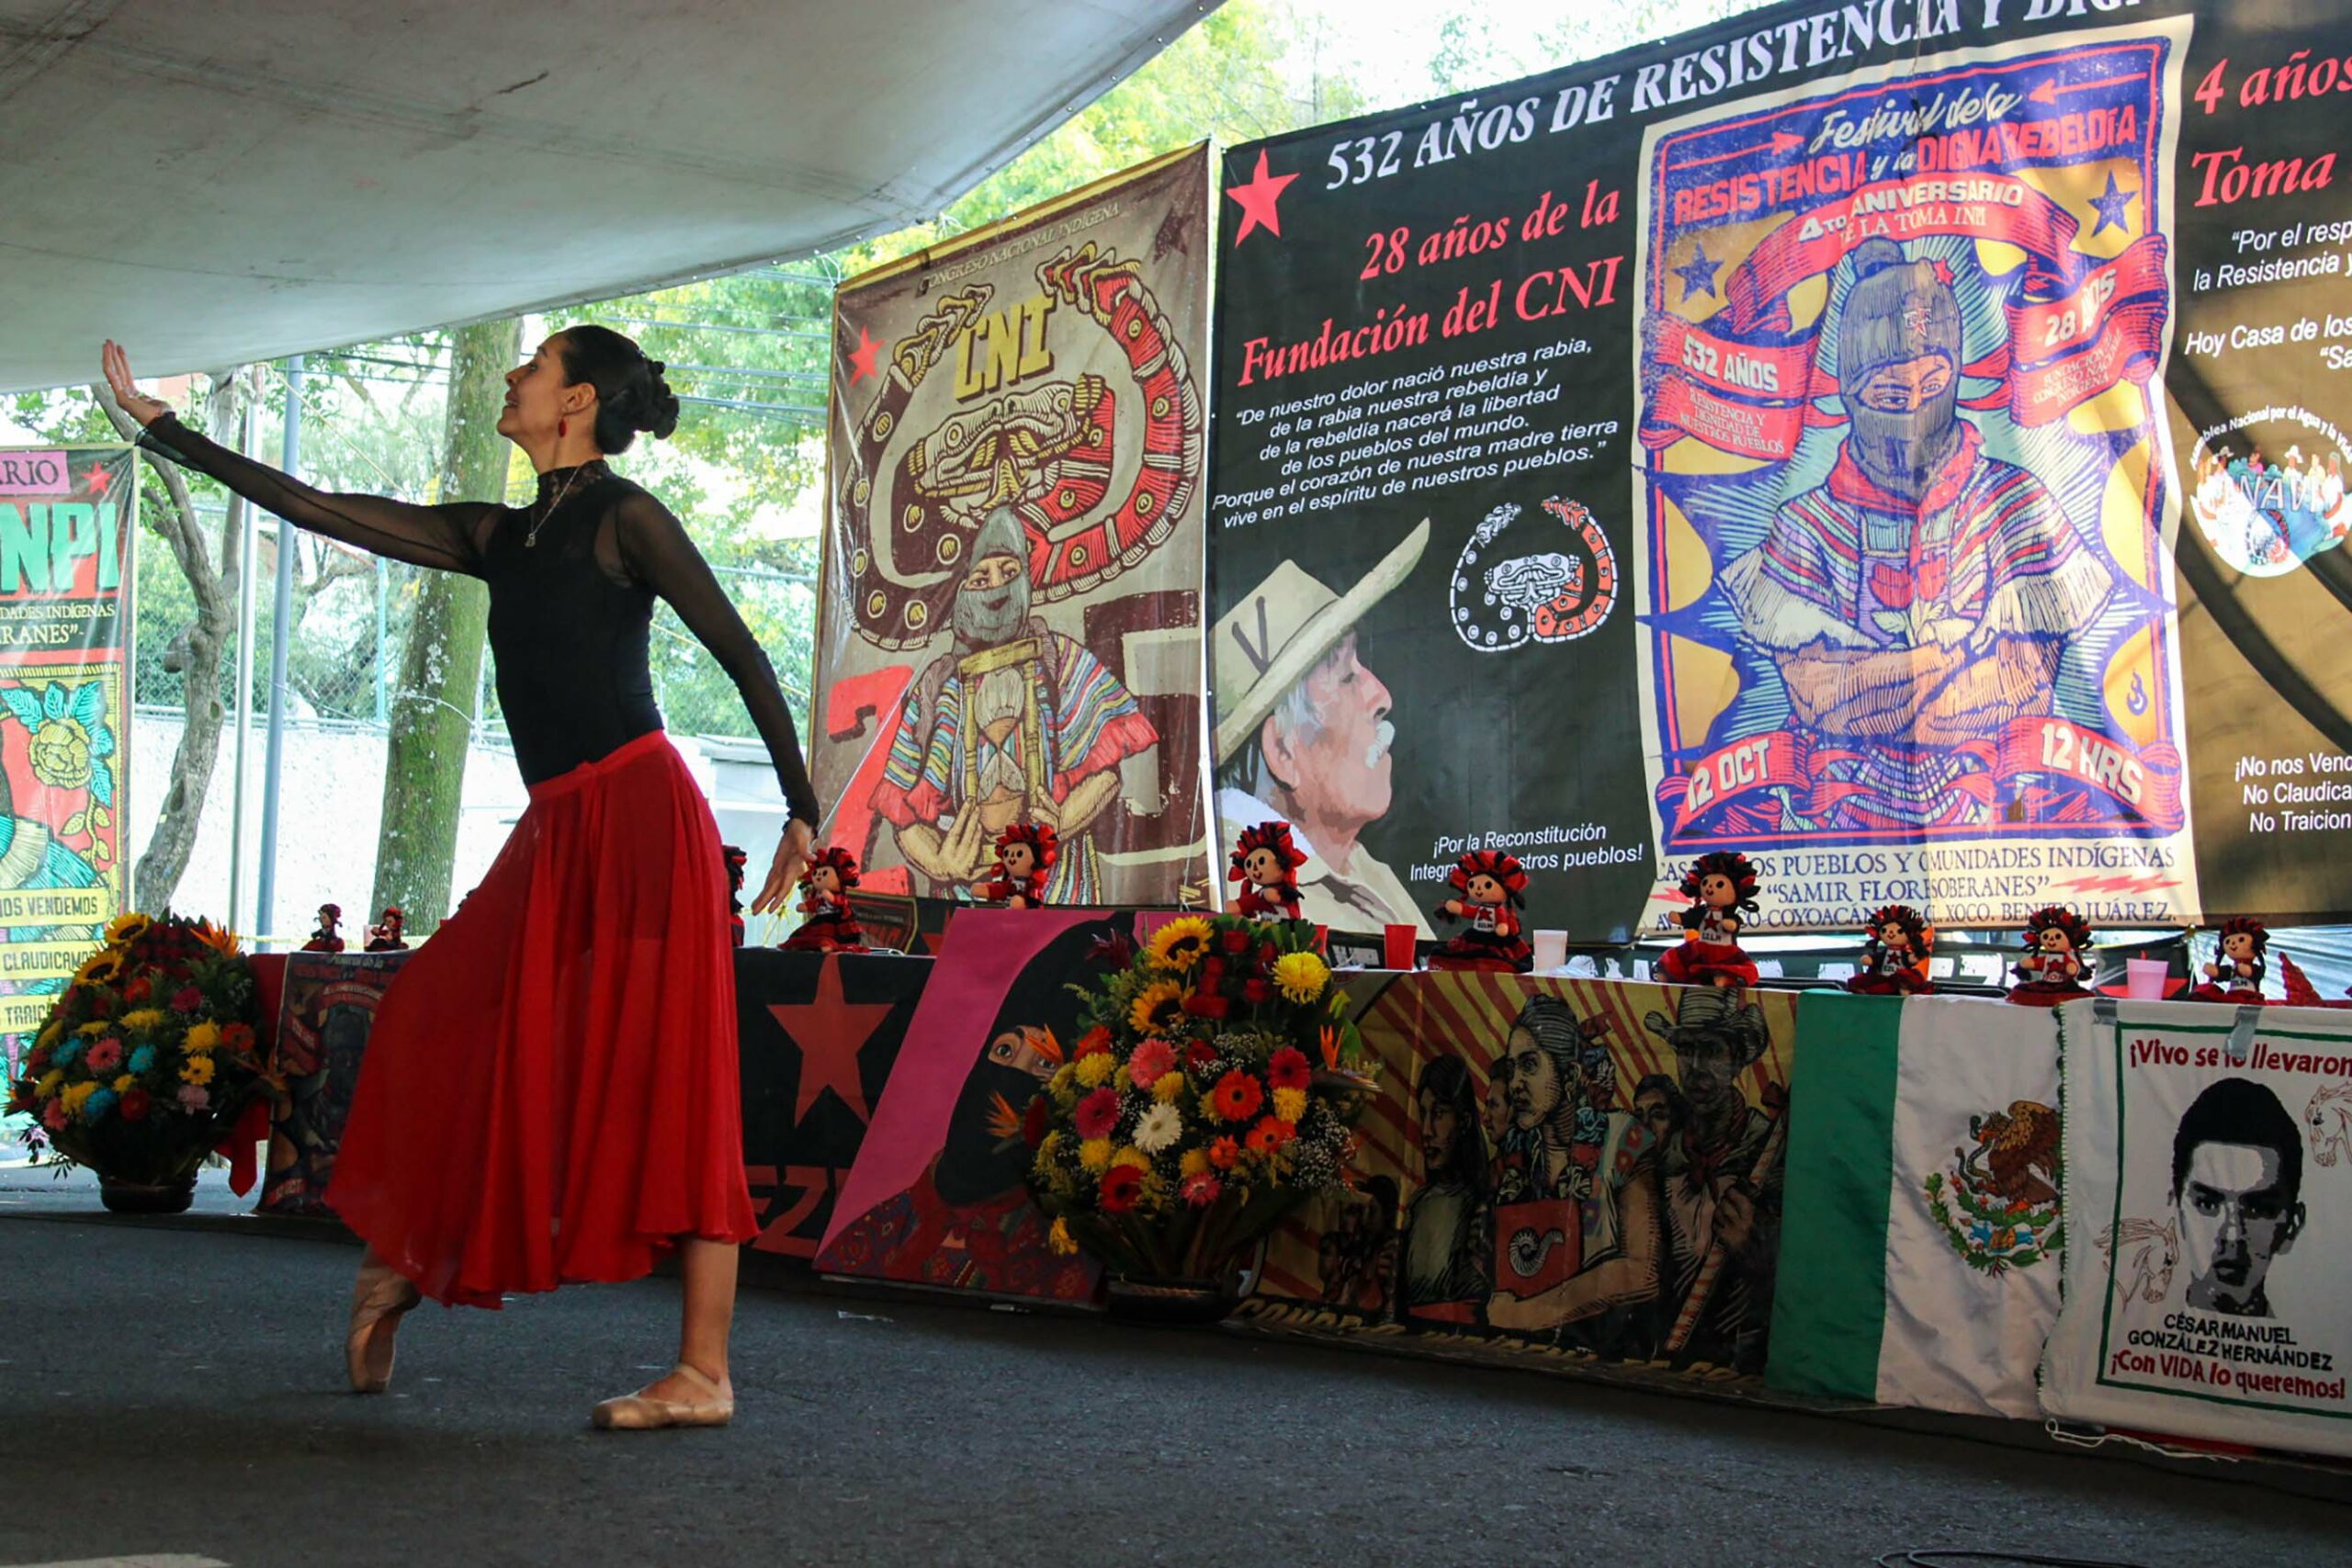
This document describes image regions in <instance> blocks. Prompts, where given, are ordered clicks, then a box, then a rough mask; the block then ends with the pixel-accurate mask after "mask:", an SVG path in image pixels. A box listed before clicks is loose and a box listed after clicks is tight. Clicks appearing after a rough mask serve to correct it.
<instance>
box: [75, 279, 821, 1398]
mask: <svg viewBox="0 0 2352 1568" xmlns="http://www.w3.org/2000/svg"><path fill="white" fill-rule="evenodd" d="M106 375H107V383H108V385H109V386H111V387H112V389H113V390H114V394H115V396H116V398H117V399H119V400H120V402H121V404H122V406H123V409H124V411H125V412H128V413H129V414H130V416H131V417H132V418H133V419H135V420H137V421H138V422H139V423H140V424H141V425H142V426H144V427H145V429H144V432H143V434H141V438H140V439H141V445H143V446H149V447H152V448H153V449H155V450H156V451H158V452H159V453H161V454H162V455H163V456H164V457H170V458H172V459H174V460H175V461H177V462H180V463H182V464H185V465H187V467H189V468H196V469H198V470H199V471H200V472H203V473H206V474H209V475H210V476H211V477H212V478H214V479H218V480H220V482H221V483H222V484H223V485H226V486H227V487H228V488H229V489H230V490H232V491H235V492H237V493H238V494H239V495H242V496H244V497H245V498H246V499H248V500H250V501H252V502H254V504H256V505H258V506H261V507H264V508H266V509H267V510H268V511H271V512H273V513H277V515H278V516H280V517H282V518H284V519H286V520H287V521H288V522H289V523H292V524H294V525H297V526H298V527H302V528H308V529H311V530H312V531H314V532H317V533H320V534H323V535H326V536H329V537H330V538H334V539H339V540H342V541H343V542H345V543H346V544H351V545H356V546H359V547H362V548H365V549H368V550H372V551H374V552H376V553H377V554H379V555H382V556H387V557H390V558H392V559H395V560H402V561H407V562H410V563H412V564H414V565H417V566H424V567H435V568H439V569H442V570H448V571H462V572H465V573H467V574H469V576H474V577H479V578H481V579H482V580H483V581H485V582H487V583H488V585H489V589H490V646H491V651H492V654H493V655H494V656H495V658H496V660H497V665H498V694H499V700H500V703H501V705H503V708H504V710H505V715H506V722H507V728H508V730H509V732H510V734H511V735H512V737H513V739H514V743H515V761H516V762H517V763H518V764H519V765H520V767H521V769H522V772H523V778H524V782H525V783H526V784H528V785H529V788H530V797H531V803H530V806H529V808H528V809H526V811H525V812H524V813H523V816H522V818H521V820H520V821H518V822H517V823H516V824H515V832H514V835H513V837H511V838H510V839H508V840H507V842H506V847H505V848H504V849H503V850H502V851H501V852H499V855H498V859H497V861H496V862H495V863H493V864H492V867H491V869H490V874H488V875H487V876H485V877H484V878H483V879H482V883H481V886H479V887H477V888H475V889H474V891H473V892H472V893H471V894H470V895H469V896H468V897H467V898H466V899H465V901H464V902H463V903H462V904H461V905H460V906H459V907H458V911H457V913H456V914H455V915H453V916H451V917H450V918H449V919H448V920H447V921H446V922H444V924H443V925H442V927H441V929H440V931H438V932H437V933H435V938H434V940H432V941H431V942H426V943H425V944H424V947H423V948H422V949H421V950H420V951H419V952H418V953H417V954H416V956H415V957H414V958H413V959H412V960H411V961H410V962H409V964H407V965H406V967H404V968H403V969H402V970H401V974H400V977H399V979H398V980H397V982H396V983H395V984H394V985H393V986H392V987H391V989H390V991H389V992H388V993H387V994H386V996H385V998H384V1002H383V1007H382V1009H381V1010H380V1012H379V1015H378V1018H377V1021H376V1027H375V1029H374V1032H372V1034H371V1035H370V1037H369V1040H368V1054H367V1056H366V1058H365V1062H364V1065H363V1066H362V1068H361V1071H360V1077H359V1083H358V1087H357V1089H356V1092H355V1095H354V1099H353V1101H352V1107H351V1117H350V1122H349V1124H348V1126H347V1128H346V1130H345V1134H344V1137H343V1145H342V1148H341V1151H340V1153H339V1155H338V1156H337V1159H336V1164H335V1172H334V1179H333V1181H332V1183H331V1184H330V1188H329V1192H328V1198H329V1200H330V1201H331V1202H332V1203H333V1204H334V1209H335V1211H336V1213H338V1214H340V1215H341V1216H342V1217H343V1219H344V1221H345V1223H346V1224H349V1225H350V1226H351V1228H352V1229H353V1230H354V1231H356V1232H357V1233H358V1234H359V1235H362V1236H364V1237H365V1238H367V1241H368V1255H367V1258H366V1259H365V1261H364V1262H363V1264H362V1266H361V1269H360V1271H359V1282H358V1285H357V1287H356V1290H355V1291H354V1292H353V1301H352V1309H351V1330H350V1335H349V1339H348V1344H347V1347H346V1358H347V1361H348V1370H349V1372H350V1376H351V1385H352V1388H353V1389H354V1390H355V1391H356V1392H358V1393H379V1392H380V1391H381V1390H382V1389H383V1388H384V1387H385V1386H386V1384H387V1383H388V1382H390V1377H391V1371H392V1351H393V1336H394V1334H395V1332H396V1331H397V1329H398V1327H399V1324H400V1318H401V1314H403V1313H405V1312H407V1311H408V1310H409V1309H410V1308H411V1307H413V1306H414V1305H415V1304H416V1303H417V1302H418V1301H419V1300H420V1299H421V1298H422V1297H424V1296H431V1297H432V1298H433V1299H434V1300H435V1301H438V1302H442V1303H447V1304H449V1305H453V1306H455V1305H467V1306H483V1307H495V1306H497V1305H498V1304H499V1299H500V1298H501V1297H502V1296H503V1295H505V1294H508V1293H510V1292H526V1291H547V1290H552V1289H554V1288H555V1287H556V1286H557V1285H559V1284H562V1283H565V1282H567V1281H571V1280H634V1279H638V1278H639V1277H641V1276H642V1275H644V1274H646V1273H647V1272H649V1271H650V1269H652V1268H653V1266H654V1264H655V1262H656V1261H657V1260H658V1259H659V1258H662V1257H663V1256H664V1255H666V1254H668V1253H670V1252H671V1251H673V1250H675V1251H676V1252H677V1253H678V1255H679V1261H680V1267H681V1272H682V1273H683V1275H684V1283H685V1310H684V1325H683V1327H682V1331H681V1334H680V1343H679V1349H678V1360H677V1366H676V1368H675V1370H674V1371H672V1372H671V1373H670V1375H669V1376H667V1377H664V1378H662V1379H661V1380H660V1381H659V1382H654V1383H652V1384H650V1386H648V1387H646V1388H644V1389H642V1390H640V1391H639V1392H638V1393H634V1394H629V1395H627V1396H624V1397H622V1398H619V1399H613V1400H607V1401H605V1403H604V1404H599V1405H597V1406H596V1409H595V1413H594V1416H595V1422H596V1424H597V1425H598V1426H600V1427H667V1426H717V1425H720V1424H722V1423H724V1422H725V1421H727V1420H728V1419H729V1416H731V1415H732V1413H733V1409H734V1393H733V1388H732V1385H731V1384H730V1383H729V1379H728V1371H727V1336H728V1329H729V1325H730V1323H731V1321H732V1318H733V1315H734V1303H735V1266H736V1248H737V1247H739V1246H741V1244H742V1243H744V1242H747V1241H749V1240H751V1239H752V1236H753V1235H756V1234H757V1232H758V1226H757V1225H756V1224H754V1223H753V1219H752V1201H751V1193H750V1190H749V1189H748V1188H747V1187H746V1186H745V1184H744V1179H743V1161H742V1118H741V1108H740V1095H741V1089H740V1084H739V1081H738V1078H737V1066H736V1038H735V1000H734V978H733V969H732V959H731V948H732V943H731V942H730V939H729V927H728V917H727V899H726V897H725V894H726V890H727V886H728V876H727V869H726V865H725V863H724V861H723V860H722V858H721V852H720V845H719V841H718V827H717V825H716V824H715V823H714V822H713V820H712V818H711V815H710V807H709V806H708V804H707V802H706V801H705V800H704V799H703V796H702V793H701V791H700V790H699V789H697V788H696V787H695V783H694V779H693V777H692V775H691V774H689V773H687V771H686V768H685V764H684V762H683V761H681V760H680V758H679V756H678V754H677V752H676V751H674V750H672V748H671V746H670V743H669V739H668V738H667V737H666V736H665V735H664V734H663V733H662V716H661V713H660V711H659V710H658V709H657V708H656V707H655V706H654V702H653V681H652V676H651V673H650V670H649V668H648V665H647V658H646V644H647V635H648V630H649V627H650V623H651V618H652V614H653V601H654V600H655V599H656V598H657V597H658V598H662V599H665V600H667V601H668V602H669V603H670V604H672V605H673V607H675V609H676V610H677V612H678V614H679V615H680V617H681V618H683V619H684V622H685V623H686V625H687V626H688V627H690V628H691V629H692V630H693V632H694V633H695V636H696V637H699V638H700V639H701V640H702V642H703V644H704V646H706V647H707V648H708V649H710V650H711V652H712V653H713V654H714V655H716V656H717V658H718V661H719V663H720V664H721V665H723V666H725V668H726V670H727V671H728V673H729V675H731V676H733V677H734V680H735V684H736V686H737V688H738V689H739V690H740V691H741V693H742V694H743V701H744V705H746V706H747V707H748V708H749V709H750V710H751V714H752V722H753V723H754V724H756V725H757V726H758V728H759V731H760V735H761V738H762V739H763V740H765V741H766V742H767V747H768V752H769V755H770V757H771V758H773V760H774V761H775V771H776V777H777V779H778V781H779V782H780V783H781V784H783V786H784V797H785V800H786V803H787V805H788V807H789V809H790V811H791V820H790V822H789V823H788V824H787V826H786V829H785V833H784V836H783V840H782V841H781V842H780V843H779V844H778V845H777V847H776V853H775V864H774V866H773V867H772V868H771V869H770V871H769V874H768V879H767V884H766V886H765V887H764V888H763V890H762V892H761V895H760V897H759V899H758V901H757V902H756V903H755V904H754V906H753V908H754V909H755V910H756V911H765V910H767V909H771V908H776V907H778V906H779V905H780V904H781V903H782V901H783V899H784V897H785V895H786V891H787V890H788V889H789V888H790V887H791V886H792V884H793V880H794V878H795V877H796V876H797V874H798V873H799V869H800V865H801V863H802V862H803V861H804V860H805V859H806V858H807V856H808V853H809V843H810V840H811V838H812V836H813V834H814V831H815V828H816V823H817V818H818V811H817V802H816V797H815V795H814V792H812V791H811V790H810V788H809V775H808V772H807V770H806V768H805V767H804V766H803V764H802V761H801V756H800V746H799V741H798V739H797V737H796V736H795V734H794V732H793V725H792V716H791V713H790V711H789V710H788V709H787V708H786V706H785V701H784V694H783V693H782V691H781V690H779V689H778V687H777V685H776V681H775V671H773V670H772V669H771V668H770V667H769V664H768V660H767V658H766V656H765V655H764V654H763V653H762V652H761V650H760V647H759V644H758V643H757V642H755V641H754V640H753V639H752V635H751V633H750V632H749V631H748V630H747V629H746V628H745V627H744V626H743V622H742V620H741V617H740V616H739V615H737V614H736V613H735V609H734V606H733V605H732V604H729V602H728V599H727V596H726V594H725V593H724V592H722V591H721V590H720V588H719V586H718V581H717V580H716V579H715V578H714V577H712V575H711V572H710V569H709V567H708V566H707V565H706V564H705V563H704V561H703V558H702V556H701V554H700V552H698V551H697V550H696V549H695V546H694V542H693V541H692V540H691V539H689V538H688V537H687V536H686V532H685V530H684V528H683V527H681V526H680V525H679V524H678V520H677V519H676V518H675V517H673V516H672V515H671V514H670V513H669V512H668V511H667V510H666V509H665V508H663V506H662V503H661V502H658V501H656V500H654V499H653V498H652V497H651V496H650V495H648V494H646V493H645V491H641V490H639V488H638V487H637V486H635V485H633V484H631V483H629V482H628V480H627V479H622V478H620V477H619V476H618V475H616V474H615V473H614V472H613V471H612V470H611V469H610V468H606V467H605V461H604V459H605V457H607V456H608V455H610V454H614V453H617V452H622V451H625V450H627V449H628V446H629V444H630V443H631V442H632V441H633V440H634V439H635V438H636V436H637V434H639V432H643V431H650V432H651V433H652V434H655V435H656V436H666V435H668V434H670V432H671V430H672V428H673V427H674V426H675V424H676V423H677V418H678V400H677V399H676V398H674V397H673V396H672V395H671V393H670V389H669V388H668V386H667V385H666V384H665V383H664V382H663V380H662V366H661V364H660V363H659V362H657V361H653V360H649V359H648V358H646V356H645V355H644V354H643V353H642V352H641V351H639V348H638V346H637V344H634V343H632V342H630V341H629V340H628V338H626V337H623V336H621V335H620V334H619V333H615V332H610V331H608V330H606V329H605V328H603V327H594V326H579V327H573V328H571V329H569V330H567V331H565V332H561V333H557V334H556V335H555V336H553V337H550V338H548V340H547V341H546V342H545V343H543V344H540V345H539V347H538V350H537V353H535V354H533V355H531V357H530V359H529V360H528V361H527V362H526V363H525V364H524V365H523V366H521V367H519V368H517V369H515V370H513V371H511V372H509V373H508V375H507V378H506V382H507V388H508V390H507V395H506V406H505V409H504V411H503V412H502V413H501V414H500V416H499V421H498V431H499V434H502V435H503V436H505V437H506V438H507V439H508V440H510V441H512V442H514V443H515V445H516V446H520V447H522V448H523V450H524V451H525V453H526V454H527V455H528V456H529V457H530V459H531V462H532V465H533V466H534V467H535V468H537V470H538V475H539V483H538V499H537V501H536V502H534V503H533V504H532V505H530V506H528V507H524V508H519V509H518V508H514V507H507V506H502V505H497V504H494V503H490V502H459V503H456V504H445V505H440V506H413V505H409V504H407V503H405V502H396V501H389V500H385V499H382V498H380V497H375V496H356V495H329V494H324V493H322V492H321V491H316V490H313V489H311V488H310V487H309V486H307V485H303V484H301V483H299V482H298V481H296V480H294V479H289V478H288V477H287V476H286V475H284V474H281V473H278V472H277V470H275V469H273V468H266V467H264V466H263V465H261V464H259V463H255V462H253V461H251V460H249V459H247V458H245V457H240V456H239V455H237V454H236V453H233V452H230V451H228V450H226V449H224V448H222V447H220V446H216V445H214V444H213V443H212V442H209V441H207V440H206V439H204V438H203V437H202V436H200V435H198V434H196V433H195V432H193V431H191V430H189V429H187V427H186V426H184V425H182V424H181V423H179V422H178V421H177V420H176V419H175V418H174V417H173V416H172V412H171V410H170V409H169V408H168V407H167V406H166V405H164V403H162V402H159V401H157V400H155V399H153V398H149V397H145V396H143V395H141V392H140V391H139V389H138V388H137V386H136V385H135V384H134V383H133V381H132V379H131V375H130V362H129V360H128V359H127V358H126V357H125V356H124V355H123V352H122V350H121V349H120V348H119V347H117V346H116V345H115V344H111V343H109V344H107V346H106Z"/></svg>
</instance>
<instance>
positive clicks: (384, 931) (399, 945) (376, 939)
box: [368, 904, 408, 953]
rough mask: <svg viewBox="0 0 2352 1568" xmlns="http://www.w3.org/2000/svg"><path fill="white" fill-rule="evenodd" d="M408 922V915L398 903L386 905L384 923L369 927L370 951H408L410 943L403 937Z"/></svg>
mask: <svg viewBox="0 0 2352 1568" xmlns="http://www.w3.org/2000/svg"><path fill="white" fill-rule="evenodd" d="M407 924H408V917H407V916H406V915H403V914H401V907H400V906H399V905H398V904H388V905H386V906H385V907H384V919H383V921H382V923H381V924H379V925H373V926H369V927H368V952H370V953H406V952H407V951H408V943H407V942H405V941H403V940H402V939H401V929H402V928H403V927H405V926H406V925H407Z"/></svg>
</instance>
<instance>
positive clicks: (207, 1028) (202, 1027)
mask: <svg viewBox="0 0 2352 1568" xmlns="http://www.w3.org/2000/svg"><path fill="white" fill-rule="evenodd" d="M182 1043H183V1044H185V1045H186V1046H187V1049H188V1050H189V1051H191V1052H194V1053H196V1054H197V1055H204V1054H205V1053H207V1052H209V1051H214V1050H217V1049H219V1048H220V1025H219V1024H217V1023H215V1022H213V1021H211V1020H210V1019H206V1020H205V1021H203V1022H201V1023H191V1024H189V1025H188V1029H187V1040H186V1041H184V1042H182ZM1015 1130H1016V1131H1018V1129H1015Z"/></svg>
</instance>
